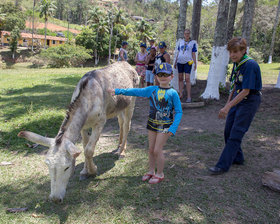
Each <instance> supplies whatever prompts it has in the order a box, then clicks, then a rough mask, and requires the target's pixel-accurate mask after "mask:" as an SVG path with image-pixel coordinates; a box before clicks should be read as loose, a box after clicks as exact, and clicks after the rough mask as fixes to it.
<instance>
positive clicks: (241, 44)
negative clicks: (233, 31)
mask: <svg viewBox="0 0 280 224" xmlns="http://www.w3.org/2000/svg"><path fill="white" fill-rule="evenodd" d="M227 50H228V51H232V50H239V51H242V50H247V42H246V39H245V38H242V37H234V38H232V39H231V40H230V41H229V42H228V44H227Z"/></svg>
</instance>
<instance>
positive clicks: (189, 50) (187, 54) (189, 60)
mask: <svg viewBox="0 0 280 224" xmlns="http://www.w3.org/2000/svg"><path fill="white" fill-rule="evenodd" d="M190 34H191V32H190V30H189V29H186V30H185V32H184V37H185V41H184V42H182V43H180V44H179V46H178V53H177V57H176V60H175V64H174V68H175V69H176V67H178V76H179V77H178V78H179V96H180V99H182V97H183V89H184V73H185V81H186V87H187V103H190V102H191V82H190V73H191V70H192V65H193V64H194V70H196V67H197V63H196V55H195V52H197V46H196V41H194V40H191V38H190Z"/></svg>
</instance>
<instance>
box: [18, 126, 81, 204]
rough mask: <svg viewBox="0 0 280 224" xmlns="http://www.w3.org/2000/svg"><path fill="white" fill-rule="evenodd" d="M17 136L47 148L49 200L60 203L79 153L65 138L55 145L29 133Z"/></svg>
mask: <svg viewBox="0 0 280 224" xmlns="http://www.w3.org/2000/svg"><path fill="white" fill-rule="evenodd" d="M18 136H19V137H22V138H26V139H27V140H29V141H32V142H35V143H38V144H41V145H44V146H48V147H49V151H48V153H47V156H46V160H45V162H46V164H47V166H48V167H49V173H50V178H51V194H50V199H51V200H53V201H54V202H62V200H63V198H64V195H65V192H66V187H67V184H68V182H69V178H70V176H71V174H73V173H74V169H75V159H76V158H77V156H78V155H79V154H80V153H81V151H80V150H79V149H78V148H77V147H76V146H75V145H74V144H73V143H72V142H71V141H70V140H69V139H67V138H63V139H62V140H61V142H60V143H59V144H56V142H55V139H54V138H46V137H43V136H41V135H38V134H35V133H33V132H29V131H21V132H20V133H19V134H18Z"/></svg>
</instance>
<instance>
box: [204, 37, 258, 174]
mask: <svg viewBox="0 0 280 224" xmlns="http://www.w3.org/2000/svg"><path fill="white" fill-rule="evenodd" d="M227 50H228V51H229V55H230V58H231V60H232V61H233V69H232V74H231V77H230V81H231V92H230V95H229V97H228V100H227V103H226V105H225V106H224V107H223V108H222V109H221V110H220V111H219V115H218V116H219V118H221V119H224V118H226V124H225V130H224V139H225V147H224V149H223V152H222V154H221V156H220V158H219V161H218V162H217V163H216V165H215V166H213V167H210V168H209V171H210V172H211V174H213V175H218V174H223V173H225V172H227V171H228V170H229V169H230V167H231V165H232V164H236V165H242V164H243V163H244V155H243V151H242V149H241V144H242V139H243V137H244V135H245V133H246V132H247V131H248V130H249V127H250V125H251V122H252V121H253V118H254V116H255V114H256V112H257V110H258V108H259V106H260V103H261V92H260V90H261V89H262V78H261V70H260V67H259V65H258V63H257V62H256V61H254V60H253V59H252V58H250V57H249V56H248V55H247V54H246V50H247V43H246V40H245V39H244V38H241V37H239V38H238V37H234V38H232V39H231V40H230V41H229V42H228V44H227Z"/></svg>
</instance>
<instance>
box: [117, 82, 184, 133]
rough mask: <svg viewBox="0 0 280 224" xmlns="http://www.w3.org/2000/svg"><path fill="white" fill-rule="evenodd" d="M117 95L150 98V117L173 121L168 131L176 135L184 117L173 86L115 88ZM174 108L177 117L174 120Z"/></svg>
mask: <svg viewBox="0 0 280 224" xmlns="http://www.w3.org/2000/svg"><path fill="white" fill-rule="evenodd" d="M115 94H116V95H126V96H140V97H147V98H149V99H150V112H149V119H153V120H164V121H166V122H168V121H173V123H172V125H171V126H170V127H169V129H168V131H169V132H171V133H172V134H173V135H175V133H176V131H177V129H178V126H179V124H180V121H181V118H182V114H183V111H182V107H181V101H180V98H179V95H178V93H177V91H176V90H174V89H172V88H161V87H159V86H148V87H146V88H131V89H115ZM173 110H174V111H175V117H174V120H173Z"/></svg>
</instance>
